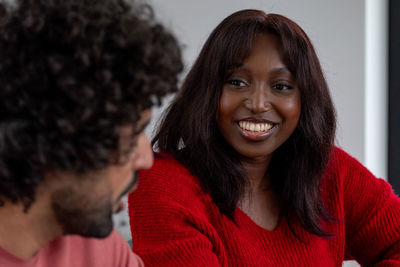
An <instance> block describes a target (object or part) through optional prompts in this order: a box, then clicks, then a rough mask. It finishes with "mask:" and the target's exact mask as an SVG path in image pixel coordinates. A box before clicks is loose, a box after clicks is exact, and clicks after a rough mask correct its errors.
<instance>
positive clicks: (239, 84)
mask: <svg viewBox="0 0 400 267" xmlns="http://www.w3.org/2000/svg"><path fill="white" fill-rule="evenodd" d="M228 83H229V84H231V85H233V86H236V87H243V86H246V83H245V82H244V81H241V80H229V81H228Z"/></svg>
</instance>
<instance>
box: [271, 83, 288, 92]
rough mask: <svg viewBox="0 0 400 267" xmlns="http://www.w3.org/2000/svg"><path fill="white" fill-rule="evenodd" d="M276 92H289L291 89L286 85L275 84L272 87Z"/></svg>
mask: <svg viewBox="0 0 400 267" xmlns="http://www.w3.org/2000/svg"><path fill="white" fill-rule="evenodd" d="M273 87H274V88H275V89H276V90H279V91H283V90H289V89H292V88H293V87H292V86H290V85H288V84H283V83H277V84H275V85H274V86H273Z"/></svg>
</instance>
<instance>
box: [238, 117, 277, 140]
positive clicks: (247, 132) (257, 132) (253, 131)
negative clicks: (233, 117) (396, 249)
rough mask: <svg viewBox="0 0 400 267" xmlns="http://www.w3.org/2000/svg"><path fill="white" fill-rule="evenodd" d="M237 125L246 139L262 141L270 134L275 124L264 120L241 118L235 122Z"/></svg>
mask: <svg viewBox="0 0 400 267" xmlns="http://www.w3.org/2000/svg"><path fill="white" fill-rule="evenodd" d="M237 126H238V127H239V130H240V132H241V134H242V136H244V137H245V138H246V139H249V140H251V141H263V140H265V139H266V138H268V136H270V134H271V132H272V130H273V129H274V127H275V126H276V124H274V123H271V122H266V121H250V120H241V121H239V122H238V123H237Z"/></svg>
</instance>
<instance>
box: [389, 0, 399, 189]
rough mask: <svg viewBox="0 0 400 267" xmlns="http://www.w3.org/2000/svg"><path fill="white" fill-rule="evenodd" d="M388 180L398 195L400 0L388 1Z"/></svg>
mask: <svg viewBox="0 0 400 267" xmlns="http://www.w3.org/2000/svg"><path fill="white" fill-rule="evenodd" d="M389 182H390V183H391V184H392V186H393V189H394V191H395V192H396V193H397V194H398V195H400V1H399V0H390V1H389Z"/></svg>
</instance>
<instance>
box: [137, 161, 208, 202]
mask: <svg viewBox="0 0 400 267" xmlns="http://www.w3.org/2000/svg"><path fill="white" fill-rule="evenodd" d="M132 195H140V196H143V195H152V198H153V199H159V200H162V199H169V200H175V201H177V202H180V203H183V202H193V201H194V202H196V199H197V200H199V201H204V199H205V198H208V194H206V193H205V192H204V191H203V190H202V188H201V186H200V181H199V179H198V178H197V177H196V176H194V175H192V174H191V173H190V171H189V170H188V169H187V168H186V167H185V166H184V165H183V164H182V163H180V162H179V161H178V160H176V159H175V158H174V156H173V155H171V154H166V153H155V157H154V164H153V166H152V167H151V168H150V169H147V170H141V171H139V185H138V188H137V190H136V191H135V192H133V193H132Z"/></svg>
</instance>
